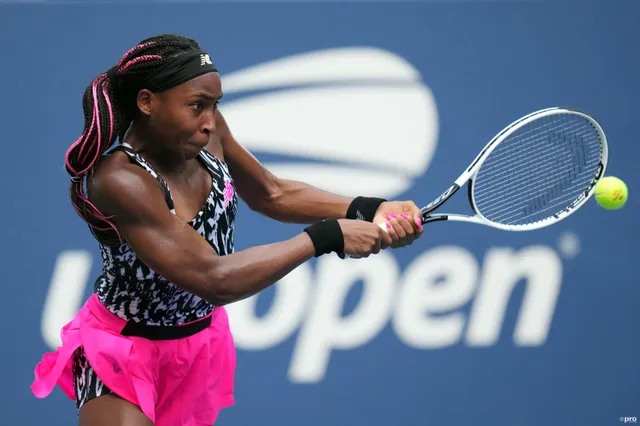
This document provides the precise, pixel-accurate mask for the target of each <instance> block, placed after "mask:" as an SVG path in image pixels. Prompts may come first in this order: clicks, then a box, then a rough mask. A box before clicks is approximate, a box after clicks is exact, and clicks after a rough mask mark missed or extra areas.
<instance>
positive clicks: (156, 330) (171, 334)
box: [120, 315, 212, 340]
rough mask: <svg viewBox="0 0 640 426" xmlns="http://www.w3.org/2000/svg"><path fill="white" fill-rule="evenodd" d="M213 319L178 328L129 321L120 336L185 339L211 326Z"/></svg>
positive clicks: (150, 338)
mask: <svg viewBox="0 0 640 426" xmlns="http://www.w3.org/2000/svg"><path fill="white" fill-rule="evenodd" d="M211 317H212V315H209V316H207V317H205V318H203V319H201V320H198V321H194V322H192V323H189V324H186V325H177V326H170V327H167V326H161V325H146V324H140V323H137V322H133V321H128V322H127V325H125V326H124V328H123V329H122V331H120V334H121V335H123V336H136V337H144V338H145V339H149V340H175V339H182V338H184V337H189V336H193V335H194V334H196V333H199V332H200V331H202V330H204V329H205V328H207V327H209V326H210V325H211Z"/></svg>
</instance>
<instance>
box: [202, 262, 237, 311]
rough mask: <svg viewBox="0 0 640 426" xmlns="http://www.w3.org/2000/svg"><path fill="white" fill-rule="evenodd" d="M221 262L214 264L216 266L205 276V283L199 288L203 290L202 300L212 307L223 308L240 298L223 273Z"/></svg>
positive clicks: (226, 274)
mask: <svg viewBox="0 0 640 426" xmlns="http://www.w3.org/2000/svg"><path fill="white" fill-rule="evenodd" d="M222 263H223V262H216V264H217V265H216V266H215V267H213V268H212V269H211V271H210V272H209V273H208V274H205V275H206V278H205V282H203V283H202V286H200V288H204V289H205V291H204V292H203V293H204V294H203V299H205V300H206V301H207V302H209V303H211V304H212V305H214V306H224V305H228V304H229V303H233V302H235V301H237V300H239V299H241V298H242V295H240V294H238V293H237V291H236V289H235V286H234V285H233V284H232V283H231V279H230V277H229V274H228V273H226V272H225V271H224V266H223V265H221V264H222Z"/></svg>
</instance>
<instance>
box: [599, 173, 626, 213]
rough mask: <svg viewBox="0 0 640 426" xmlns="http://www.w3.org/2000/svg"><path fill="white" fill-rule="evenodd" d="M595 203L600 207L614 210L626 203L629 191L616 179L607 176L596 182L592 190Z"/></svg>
mask: <svg viewBox="0 0 640 426" xmlns="http://www.w3.org/2000/svg"><path fill="white" fill-rule="evenodd" d="M594 195H595V197H596V201H597V202H598V204H600V206H602V207H604V208H605V209H609V210H616V209H619V208H620V207H622V206H624V205H625V203H626V202H627V197H628V195H629V190H628V189H627V185H626V184H625V183H624V182H623V181H621V180H620V179H618V178H617V177H613V176H607V177H604V178H602V179H600V180H599V181H598V183H597V184H596V187H595V189H594Z"/></svg>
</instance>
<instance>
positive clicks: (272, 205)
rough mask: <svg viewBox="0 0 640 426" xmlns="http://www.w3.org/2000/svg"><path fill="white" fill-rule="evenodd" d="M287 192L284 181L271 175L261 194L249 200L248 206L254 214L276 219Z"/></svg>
mask: <svg viewBox="0 0 640 426" xmlns="http://www.w3.org/2000/svg"><path fill="white" fill-rule="evenodd" d="M284 195H285V190H284V187H283V185H282V181H281V180H280V179H278V178H277V177H275V176H273V175H271V176H269V177H268V178H267V182H266V183H265V185H264V190H263V191H261V194H260V195H259V196H256V197H252V199H249V200H247V206H248V207H249V208H250V209H251V210H252V211H254V212H256V213H260V214H262V215H264V216H267V217H270V218H274V217H275V216H277V214H278V206H279V205H280V203H281V202H282V199H283V198H284Z"/></svg>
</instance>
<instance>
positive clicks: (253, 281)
mask: <svg viewBox="0 0 640 426" xmlns="http://www.w3.org/2000/svg"><path fill="white" fill-rule="evenodd" d="M314 254H315V248H314V245H313V243H312V240H311V238H310V237H309V236H308V235H307V234H306V233H305V232H303V233H301V234H299V235H297V236H295V237H293V238H291V239H289V240H286V241H282V242H278V243H273V244H267V245H263V246H258V247H252V248H248V249H246V250H241V251H238V252H236V253H232V254H230V255H226V256H221V257H220V258H219V259H218V261H217V262H216V265H215V268H214V269H213V270H212V271H211V273H210V274H209V283H208V285H207V286H206V287H207V290H206V295H205V299H207V300H209V301H210V302H212V303H214V304H217V305H225V304H228V303H232V302H235V301H238V300H241V299H244V298H247V297H249V296H252V295H254V294H256V293H258V292H260V291H262V290H264V289H265V288H267V287H269V286H270V285H272V284H274V283H276V282H277V281H279V280H280V279H281V278H283V277H284V276H285V275H287V274H288V273H289V272H291V271H292V270H294V269H295V268H297V267H298V266H300V265H301V264H302V263H304V262H305V261H307V260H309V259H310V258H312V257H313V256H314Z"/></svg>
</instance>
